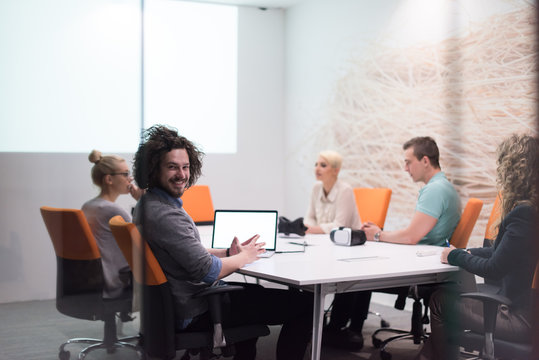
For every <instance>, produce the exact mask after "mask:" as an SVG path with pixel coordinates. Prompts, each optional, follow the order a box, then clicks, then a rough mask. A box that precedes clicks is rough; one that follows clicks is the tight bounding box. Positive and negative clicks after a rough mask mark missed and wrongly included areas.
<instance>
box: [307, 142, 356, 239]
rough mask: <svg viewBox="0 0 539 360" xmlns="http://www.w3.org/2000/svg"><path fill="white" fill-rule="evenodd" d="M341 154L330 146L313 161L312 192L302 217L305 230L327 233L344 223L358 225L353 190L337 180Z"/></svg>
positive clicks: (350, 226) (350, 225) (354, 226)
mask: <svg viewBox="0 0 539 360" xmlns="http://www.w3.org/2000/svg"><path fill="white" fill-rule="evenodd" d="M341 165H342V157H341V155H340V154H339V153H337V152H335V151H331V150H326V151H322V152H320V154H319V155H318V160H317V161H316V163H315V165H314V174H315V176H316V180H318V181H317V182H316V184H315V185H314V187H313V191H312V193H311V201H310V205H309V209H308V211H307V215H305V218H304V220H303V222H304V224H305V226H306V227H307V231H306V233H308V234H324V233H325V234H327V233H329V232H330V231H331V229H333V228H336V227H339V226H344V227H349V228H352V229H359V228H360V227H361V221H360V219H359V214H358V212H357V207H356V201H355V197H354V191H353V190H352V188H351V187H350V185H348V184H347V183H345V182H343V181H341V180H338V176H339V171H340V170H341Z"/></svg>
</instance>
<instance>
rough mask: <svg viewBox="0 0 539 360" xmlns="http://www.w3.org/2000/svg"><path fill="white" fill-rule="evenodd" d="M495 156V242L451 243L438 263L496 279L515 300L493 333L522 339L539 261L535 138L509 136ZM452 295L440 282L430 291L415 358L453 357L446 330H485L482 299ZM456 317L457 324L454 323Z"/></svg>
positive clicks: (502, 311) (504, 310)
mask: <svg viewBox="0 0 539 360" xmlns="http://www.w3.org/2000/svg"><path fill="white" fill-rule="evenodd" d="M497 155H498V159H497V165H498V167H497V183H498V187H499V190H500V191H501V193H502V211H501V222H500V224H499V225H498V236H497V237H496V240H495V242H494V245H493V246H492V247H486V248H476V249H467V250H465V249H456V248H454V247H452V246H451V247H450V248H446V249H444V251H443V252H442V256H441V262H442V263H448V264H451V265H456V266H460V267H461V268H462V269H464V270H466V271H468V272H470V273H472V274H475V275H478V276H481V277H483V278H485V280H486V281H487V280H488V282H489V283H495V284H497V285H498V286H499V291H498V294H500V295H503V296H505V297H507V298H509V299H510V300H511V301H512V303H513V305H512V306H511V308H506V307H499V309H498V315H497V319H496V332H495V334H494V337H496V338H499V339H504V340H508V341H516V342H523V341H526V339H530V336H531V327H530V324H531V319H532V304H531V299H532V292H531V291H532V290H531V285H532V279H533V276H534V272H535V267H536V265H537V260H538V255H537V244H536V243H537V241H536V237H537V234H536V224H537V220H538V219H537V214H538V206H539V192H538V188H537V186H538V183H539V142H538V139H537V138H536V137H532V136H529V135H512V136H511V137H509V138H508V139H506V140H505V141H503V142H502V143H501V144H500V145H499V147H498V150H497ZM455 295H456V294H455V292H454V291H453V289H449V290H448V289H447V288H443V287H442V288H440V289H439V290H437V291H436V292H435V293H434V294H433V295H432V297H431V301H430V309H431V312H432V316H431V320H432V322H431V330H432V334H431V336H430V337H429V339H428V340H427V342H425V344H424V346H423V349H422V350H421V353H420V354H419V356H418V358H419V359H457V356H458V347H457V345H456V341H454V340H453V341H452V339H453V336H452V335H453V333H451V332H450V330H454V329H470V330H473V331H474V332H482V331H483V306H482V303H481V302H480V301H478V300H474V299H469V298H465V299H461V300H460V301H458V302H455V300H456V299H458V297H457V296H455ZM455 315H457V316H455ZM454 319H455V320H457V321H459V323H457V324H455V323H454ZM450 335H451V336H450Z"/></svg>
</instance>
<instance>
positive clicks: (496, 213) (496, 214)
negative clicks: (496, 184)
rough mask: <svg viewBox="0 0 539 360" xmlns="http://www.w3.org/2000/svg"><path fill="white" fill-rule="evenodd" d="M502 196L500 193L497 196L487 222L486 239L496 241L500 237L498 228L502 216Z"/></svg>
mask: <svg viewBox="0 0 539 360" xmlns="http://www.w3.org/2000/svg"><path fill="white" fill-rule="evenodd" d="M501 205H502V194H501V193H498V194H497V195H496V200H494V205H493V206H492V211H491V212H490V216H489V218H488V222H487V228H486V230H485V239H489V240H495V239H496V236H497V235H498V227H497V226H496V225H497V223H498V221H499V219H500V216H501V215H502V206H501Z"/></svg>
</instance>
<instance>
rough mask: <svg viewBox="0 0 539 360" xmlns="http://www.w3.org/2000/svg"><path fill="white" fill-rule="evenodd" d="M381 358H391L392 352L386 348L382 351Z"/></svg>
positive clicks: (387, 359) (385, 359) (383, 359)
mask: <svg viewBox="0 0 539 360" xmlns="http://www.w3.org/2000/svg"><path fill="white" fill-rule="evenodd" d="M380 358H381V359H382V360H391V354H390V353H388V352H387V351H385V350H382V351H380Z"/></svg>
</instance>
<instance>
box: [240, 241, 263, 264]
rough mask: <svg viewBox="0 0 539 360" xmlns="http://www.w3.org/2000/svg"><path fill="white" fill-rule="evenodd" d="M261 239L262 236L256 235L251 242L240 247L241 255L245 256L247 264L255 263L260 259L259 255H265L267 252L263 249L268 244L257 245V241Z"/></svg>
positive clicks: (246, 242)
mask: <svg viewBox="0 0 539 360" xmlns="http://www.w3.org/2000/svg"><path fill="white" fill-rule="evenodd" d="M258 239H260V235H255V236H253V237H252V238H250V239H249V240H247V241H245V242H244V243H243V244H241V245H239V246H238V247H239V254H242V255H244V256H245V263H246V264H250V263H252V262H253V261H255V260H257V259H258V255H260V254H262V253H264V252H265V251H266V250H265V249H264V248H263V247H264V245H266V243H264V242H261V243H257V242H256V241H257V240H258Z"/></svg>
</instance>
